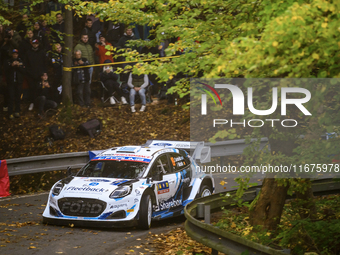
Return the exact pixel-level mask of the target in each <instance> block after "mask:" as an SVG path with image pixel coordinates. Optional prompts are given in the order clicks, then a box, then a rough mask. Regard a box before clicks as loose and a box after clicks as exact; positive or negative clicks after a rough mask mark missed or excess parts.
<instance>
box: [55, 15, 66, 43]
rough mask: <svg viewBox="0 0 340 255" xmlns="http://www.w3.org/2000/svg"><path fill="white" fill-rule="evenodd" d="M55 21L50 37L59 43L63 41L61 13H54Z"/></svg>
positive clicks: (63, 27)
mask: <svg viewBox="0 0 340 255" xmlns="http://www.w3.org/2000/svg"><path fill="white" fill-rule="evenodd" d="M56 18H57V23H56V24H54V25H53V26H52V37H53V41H54V42H58V43H60V42H61V41H63V39H64V36H63V34H64V33H65V22H64V18H63V15H62V14H61V13H57V14H56Z"/></svg>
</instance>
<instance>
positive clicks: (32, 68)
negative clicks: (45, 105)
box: [24, 39, 47, 111]
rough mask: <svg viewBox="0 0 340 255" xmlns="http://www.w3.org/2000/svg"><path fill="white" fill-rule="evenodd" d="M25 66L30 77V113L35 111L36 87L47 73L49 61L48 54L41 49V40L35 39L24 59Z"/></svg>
mask: <svg viewBox="0 0 340 255" xmlns="http://www.w3.org/2000/svg"><path fill="white" fill-rule="evenodd" d="M24 64H25V67H26V72H27V75H28V77H27V78H28V84H29V93H30V106H29V108H28V110H29V111H32V110H33V107H34V104H33V102H34V99H35V98H36V95H35V93H36V91H35V90H36V87H37V84H38V83H39V82H40V80H41V74H42V73H47V60H46V53H45V51H44V50H43V49H40V48H39V40H38V39H33V41H32V48H31V49H29V50H28V51H27V52H26V54H25V58H24Z"/></svg>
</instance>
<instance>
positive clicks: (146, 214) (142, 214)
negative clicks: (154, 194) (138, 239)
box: [138, 193, 152, 230]
mask: <svg viewBox="0 0 340 255" xmlns="http://www.w3.org/2000/svg"><path fill="white" fill-rule="evenodd" d="M151 217H152V199H151V195H150V193H146V194H144V195H143V197H142V200H141V202H140V209H139V220H138V226H139V228H141V229H145V230H148V229H150V227H151Z"/></svg>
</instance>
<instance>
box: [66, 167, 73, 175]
mask: <svg viewBox="0 0 340 255" xmlns="http://www.w3.org/2000/svg"><path fill="white" fill-rule="evenodd" d="M67 176H72V168H71V167H70V166H69V167H68V168H67Z"/></svg>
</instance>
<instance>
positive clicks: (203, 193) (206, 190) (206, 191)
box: [199, 185, 212, 197]
mask: <svg viewBox="0 0 340 255" xmlns="http://www.w3.org/2000/svg"><path fill="white" fill-rule="evenodd" d="M211 194H212V188H211V187H210V186H209V185H202V186H201V188H200V193H199V197H207V196H210V195H211Z"/></svg>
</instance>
